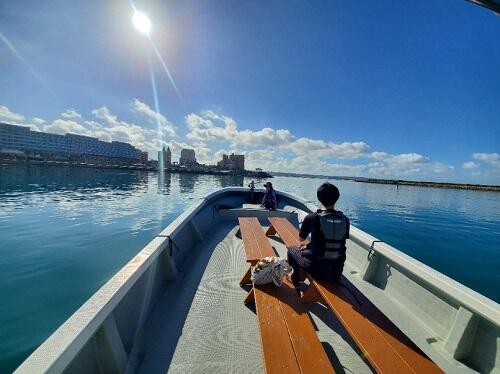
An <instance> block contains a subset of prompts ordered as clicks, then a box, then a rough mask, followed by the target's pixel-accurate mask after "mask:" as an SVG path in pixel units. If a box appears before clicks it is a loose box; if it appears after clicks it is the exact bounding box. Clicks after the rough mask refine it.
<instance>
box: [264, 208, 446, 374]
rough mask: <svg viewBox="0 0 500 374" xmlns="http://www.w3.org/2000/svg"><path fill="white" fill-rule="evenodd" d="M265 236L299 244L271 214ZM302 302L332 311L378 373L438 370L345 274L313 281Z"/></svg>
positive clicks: (289, 227) (289, 229)
mask: <svg viewBox="0 0 500 374" xmlns="http://www.w3.org/2000/svg"><path fill="white" fill-rule="evenodd" d="M269 221H270V222H271V227H270V228H269V230H268V231H267V234H268V235H274V234H277V235H279V237H280V238H281V240H282V241H283V242H284V244H285V245H287V246H290V245H298V244H300V243H301V242H300V239H299V232H298V230H297V229H296V228H295V227H294V226H293V225H292V223H291V222H290V221H288V220H287V219H286V218H278V217H270V218H269ZM307 277H308V278H309V280H310V282H311V285H310V287H309V288H308V289H307V291H306V292H305V294H304V295H303V297H302V301H303V302H313V301H316V300H319V299H322V300H324V302H325V304H326V305H327V306H328V307H329V308H330V310H332V312H333V313H334V314H335V316H336V317H337V319H338V320H339V321H340V323H341V324H342V326H343V327H344V329H345V330H346V331H347V333H348V334H349V335H350V336H351V337H352V339H353V340H354V342H355V343H356V345H357V346H358V347H359V349H360V350H361V352H362V353H363V355H364V356H365V358H366V359H367V361H368V362H369V363H370V365H371V366H372V367H373V369H374V370H375V371H377V372H378V373H441V372H442V370H441V369H440V368H439V367H438V366H437V365H436V364H435V363H434V362H432V361H431V360H430V359H429V358H428V357H427V356H426V355H425V354H424V353H423V352H422V351H421V350H420V349H419V348H418V347H417V346H416V345H415V344H414V343H413V342H411V341H410V340H409V339H408V337H407V336H406V335H404V333H403V332H401V330H399V329H398V328H397V327H396V326H395V325H394V324H393V323H392V322H391V321H390V320H389V319H388V318H387V317H386V316H385V315H384V314H383V313H382V312H380V310H379V309H377V308H376V307H375V306H374V305H373V304H372V303H371V302H370V301H369V300H368V299H367V298H366V297H364V295H362V294H361V293H360V292H359V291H358V290H357V289H356V288H355V287H354V286H353V285H352V284H351V283H350V282H349V281H348V280H347V279H346V278H345V277H344V278H343V279H342V282H341V284H334V283H331V282H326V281H321V280H315V279H314V278H313V277H312V276H311V275H310V274H307Z"/></svg>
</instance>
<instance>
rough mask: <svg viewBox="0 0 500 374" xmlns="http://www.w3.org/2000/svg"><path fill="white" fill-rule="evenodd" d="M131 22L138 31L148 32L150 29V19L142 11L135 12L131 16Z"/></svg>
mask: <svg viewBox="0 0 500 374" xmlns="http://www.w3.org/2000/svg"><path fill="white" fill-rule="evenodd" d="M132 23H133V24H134V26H135V28H136V29H137V30H139V32H141V33H143V34H149V32H150V31H151V21H150V20H149V18H148V16H147V15H145V14H144V13H142V12H137V11H136V12H135V13H134V15H133V16H132Z"/></svg>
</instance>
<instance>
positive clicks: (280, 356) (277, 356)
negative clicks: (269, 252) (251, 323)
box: [254, 284, 300, 374]
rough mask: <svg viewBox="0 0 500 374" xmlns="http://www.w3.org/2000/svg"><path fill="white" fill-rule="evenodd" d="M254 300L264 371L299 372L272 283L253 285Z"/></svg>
mask: <svg viewBox="0 0 500 374" xmlns="http://www.w3.org/2000/svg"><path fill="white" fill-rule="evenodd" d="M254 300H255V310H256V312H257V316H258V321H259V330H260V338H261V347H262V355H263V357H264V366H265V370H266V373H267V374H275V373H276V374H281V373H300V369H299V366H298V363H297V359H296V357H295V352H294V350H293V346H292V342H291V341H290V337H289V335H288V329H287V326H286V323H285V320H284V318H283V314H282V311H281V307H280V302H279V300H278V297H277V295H276V287H275V286H274V284H273V285H271V284H268V285H264V286H256V287H254Z"/></svg>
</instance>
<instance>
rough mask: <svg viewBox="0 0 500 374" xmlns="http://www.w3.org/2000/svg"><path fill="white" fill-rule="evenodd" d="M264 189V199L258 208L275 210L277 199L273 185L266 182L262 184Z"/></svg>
mask: <svg viewBox="0 0 500 374" xmlns="http://www.w3.org/2000/svg"><path fill="white" fill-rule="evenodd" d="M264 187H265V188H266V193H265V194H264V198H263V199H262V204H261V205H260V206H262V207H264V208H266V209H269V210H275V209H277V208H278V197H277V195H276V191H275V190H274V189H273V184H272V183H271V182H267V183H266V184H264Z"/></svg>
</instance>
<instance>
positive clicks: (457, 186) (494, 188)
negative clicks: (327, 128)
mask: <svg viewBox="0 0 500 374" xmlns="http://www.w3.org/2000/svg"><path fill="white" fill-rule="evenodd" d="M269 173H270V174H272V175H274V176H283V177H294V178H316V179H337V180H349V181H354V182H361V183H374V184H390V185H394V186H396V187H399V186H415V187H427V188H448V189H454V190H471V191H491V192H500V186H499V185H487V184H472V183H449V182H428V181H409V180H401V179H379V178H363V177H348V176H330V175H314V174H295V173H283V172H272V171H271V172H269Z"/></svg>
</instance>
